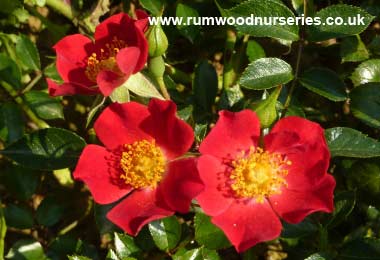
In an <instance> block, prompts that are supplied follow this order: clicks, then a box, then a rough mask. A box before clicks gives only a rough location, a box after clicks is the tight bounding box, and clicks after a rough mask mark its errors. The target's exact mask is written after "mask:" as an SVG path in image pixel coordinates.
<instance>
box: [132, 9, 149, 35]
mask: <svg viewBox="0 0 380 260" xmlns="http://www.w3.org/2000/svg"><path fill="white" fill-rule="evenodd" d="M136 16H137V20H136V21H135V25H136V27H137V28H139V29H140V30H141V31H143V32H145V31H146V30H147V29H148V27H149V24H148V23H149V20H148V17H149V15H148V14H147V13H146V12H144V11H143V10H136Z"/></svg>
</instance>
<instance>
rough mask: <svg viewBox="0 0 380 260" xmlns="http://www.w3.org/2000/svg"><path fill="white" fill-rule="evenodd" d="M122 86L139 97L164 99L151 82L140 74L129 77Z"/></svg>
mask: <svg viewBox="0 0 380 260" xmlns="http://www.w3.org/2000/svg"><path fill="white" fill-rule="evenodd" d="M123 86H124V87H126V88H127V89H128V90H130V91H131V92H133V93H135V94H136V95H138V96H140V97H147V98H158V99H164V98H163V97H162V96H161V94H160V93H159V92H158V90H157V88H156V87H155V86H154V84H153V82H152V81H151V80H150V79H149V78H148V77H147V76H146V75H144V74H142V73H141V72H139V73H136V74H133V75H131V76H130V77H129V78H128V80H127V81H126V82H125V83H124V84H123Z"/></svg>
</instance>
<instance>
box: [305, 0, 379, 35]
mask: <svg viewBox="0 0 380 260" xmlns="http://www.w3.org/2000/svg"><path fill="white" fill-rule="evenodd" d="M359 15H360V16H361V17H362V18H363V23H364V24H361V23H360V22H359V21H358V20H354V18H353V17H356V18H357V17H358V16H359ZM315 17H319V18H320V22H321V24H320V25H317V24H316V23H314V24H313V25H310V26H308V27H307V33H308V38H307V39H308V40H310V41H324V40H328V39H332V38H339V37H346V36H350V35H355V34H359V33H361V32H363V31H364V30H365V29H366V28H367V27H368V25H369V24H370V23H371V21H372V20H373V18H374V17H373V16H372V15H370V14H368V13H367V12H366V11H364V10H362V9H361V8H359V7H356V6H351V5H345V4H338V5H330V6H328V7H326V8H323V9H322V10H320V11H319V12H317V13H316V14H315ZM329 17H333V18H336V17H340V18H342V19H343V24H342V25H338V24H337V23H334V24H333V25H328V24H327V23H326V22H327V21H326V19H327V18H329ZM355 21H356V22H355ZM354 22H355V25H353V24H352V23H354Z"/></svg>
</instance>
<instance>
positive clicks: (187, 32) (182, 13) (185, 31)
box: [176, 3, 199, 42]
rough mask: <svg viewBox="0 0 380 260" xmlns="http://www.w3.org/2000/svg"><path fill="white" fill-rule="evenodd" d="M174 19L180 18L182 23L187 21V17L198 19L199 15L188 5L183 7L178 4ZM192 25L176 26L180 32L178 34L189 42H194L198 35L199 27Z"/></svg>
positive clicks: (181, 4)
mask: <svg viewBox="0 0 380 260" xmlns="http://www.w3.org/2000/svg"><path fill="white" fill-rule="evenodd" d="M176 17H182V18H183V21H186V20H187V19H188V17H194V18H198V17H199V13H198V11H197V10H196V9H194V8H192V7H191V6H189V5H185V4H183V3H178V4H177V9H176ZM193 21H194V20H193ZM193 23H194V22H193ZM193 23H192V24H181V25H177V28H178V30H179V31H180V33H181V34H182V35H183V36H184V37H186V38H187V39H189V40H190V41H191V42H194V40H195V39H196V38H197V37H198V35H199V26H197V25H194V24H193Z"/></svg>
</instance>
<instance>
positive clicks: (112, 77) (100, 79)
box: [96, 70, 126, 97]
mask: <svg viewBox="0 0 380 260" xmlns="http://www.w3.org/2000/svg"><path fill="white" fill-rule="evenodd" d="M125 80H126V77H124V76H120V75H119V74H116V73H115V72H113V71H109V70H102V71H100V72H99V73H98V75H97V76H96V82H97V83H98V86H99V90H100V91H101V92H102V94H103V95H104V96H106V97H108V96H109V95H111V94H112V92H113V91H114V90H115V89H116V88H117V87H120V86H121V85H122V84H123V83H124V82H125Z"/></svg>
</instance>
